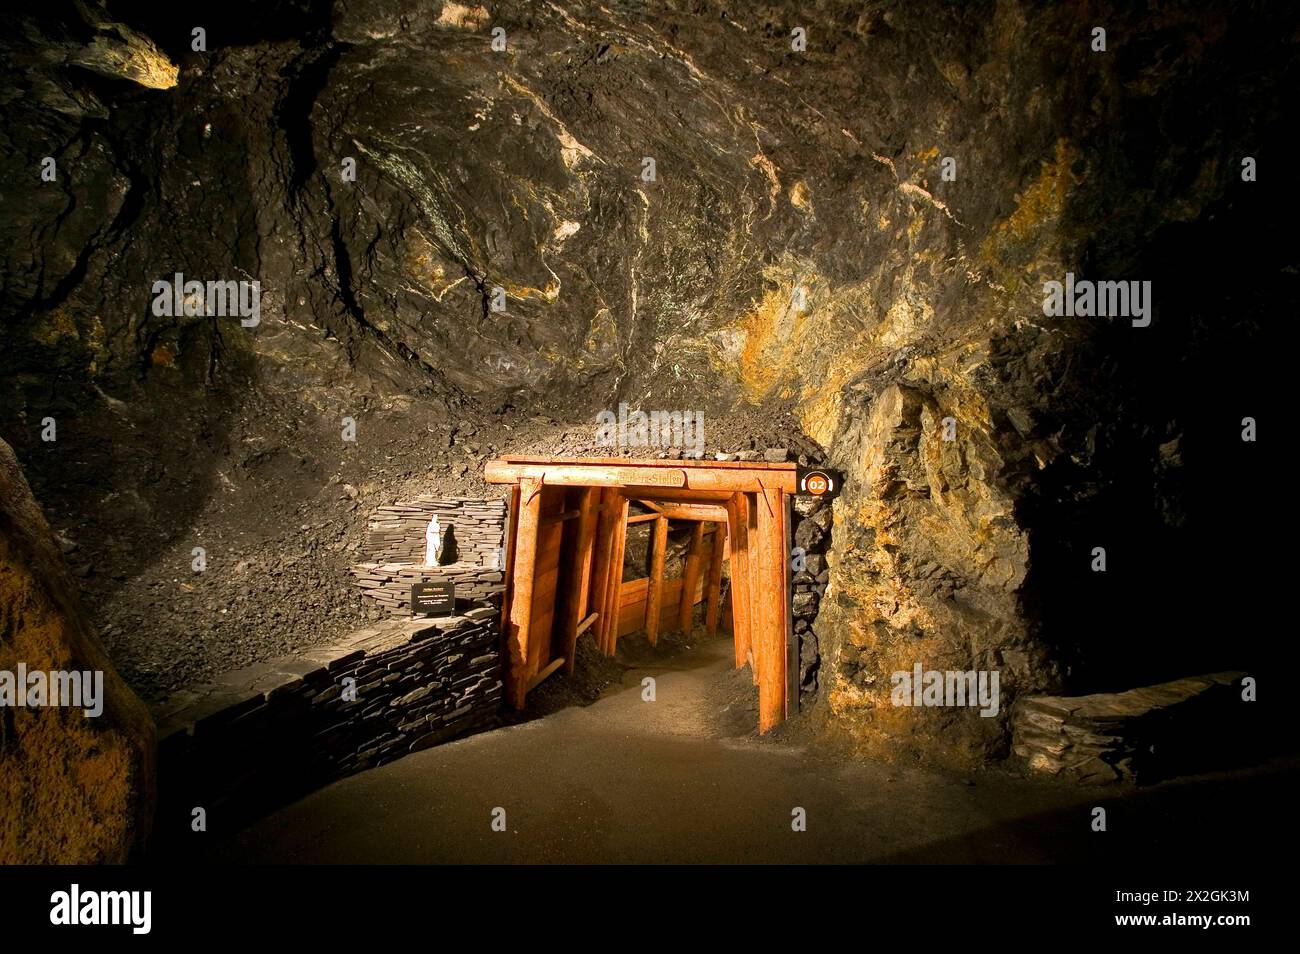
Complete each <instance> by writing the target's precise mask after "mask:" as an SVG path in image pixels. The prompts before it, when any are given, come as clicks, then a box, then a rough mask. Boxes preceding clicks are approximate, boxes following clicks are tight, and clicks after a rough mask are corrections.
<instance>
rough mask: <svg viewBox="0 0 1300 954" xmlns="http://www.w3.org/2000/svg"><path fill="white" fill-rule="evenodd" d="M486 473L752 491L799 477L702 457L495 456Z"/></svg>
mask: <svg viewBox="0 0 1300 954" xmlns="http://www.w3.org/2000/svg"><path fill="white" fill-rule="evenodd" d="M718 463H726V462H725V461H719V462H718ZM483 476H484V479H485V480H486V481H487V482H488V483H489V484H512V483H515V482H517V481H519V480H521V479H523V478H524V477H535V478H537V479H538V480H543V481H545V483H546V484H547V485H548V486H553V487H558V486H567V487H666V488H669V489H690V490H732V491H749V492H756V491H761V490H764V489H774V490H784V491H787V492H791V493H793V492H794V490H795V479H796V475H795V471H794V469H793V467H791V469H789V470H765V469H750V468H746V469H730V468H719V467H709V466H706V465H702V464H701V463H700V462H699V461H695V462H692V463H691V464H676V465H675V466H672V467H660V466H654V467H647V466H640V467H638V466H628V465H627V464H625V463H620V464H583V463H581V462H578V461H570V462H567V463H555V464H512V463H509V462H507V461H503V460H493V461H488V463H487V466H486V467H485V468H484V472H483Z"/></svg>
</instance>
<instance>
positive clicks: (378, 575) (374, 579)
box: [352, 494, 506, 616]
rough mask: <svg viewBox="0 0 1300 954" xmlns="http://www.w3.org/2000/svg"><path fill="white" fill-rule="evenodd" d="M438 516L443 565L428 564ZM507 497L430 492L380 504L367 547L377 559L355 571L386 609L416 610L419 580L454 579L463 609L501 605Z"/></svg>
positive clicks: (364, 590) (366, 590)
mask: <svg viewBox="0 0 1300 954" xmlns="http://www.w3.org/2000/svg"><path fill="white" fill-rule="evenodd" d="M435 516H436V517H437V518H438V526H439V528H440V529H441V531H442V533H443V550H442V553H441V555H440V557H439V564H440V565H438V566H425V565H424V558H425V537H424V534H425V530H426V528H427V527H428V526H429V521H430V520H431V519H433V518H434V517H435ZM505 527H506V502H505V501H504V500H478V499H474V498H469V497H433V496H429V495H427V494H425V495H421V496H419V497H416V498H415V500H413V501H410V502H406V503H397V504H393V505H392V506H390V507H380V508H379V509H378V510H376V511H375V513H374V516H372V517H371V518H370V527H369V530H368V532H367V534H366V548H367V550H368V552H369V553H370V555H371V560H370V561H368V562H366V563H358V564H357V565H356V566H354V567H353V568H352V575H353V577H354V578H355V580H356V583H357V585H358V586H359V587H361V591H362V593H363V594H364V595H365V596H367V597H369V598H370V599H373V600H374V601H375V602H376V603H378V604H379V606H380V607H381V608H382V609H384V610H385V611H386V612H388V613H390V614H392V615H396V616H406V615H409V614H410V605H411V587H412V586H413V585H414V584H416V583H452V584H454V585H455V587H456V605H457V607H459V608H461V609H466V608H469V607H474V606H489V605H492V606H496V605H499V603H500V601H499V600H498V599H497V597H498V596H499V595H500V594H501V593H502V592H503V591H504V589H505V583H504V579H505V575H504V572H503V570H502V566H501V563H502V561H503V559H504V555H503V554H504V546H505Z"/></svg>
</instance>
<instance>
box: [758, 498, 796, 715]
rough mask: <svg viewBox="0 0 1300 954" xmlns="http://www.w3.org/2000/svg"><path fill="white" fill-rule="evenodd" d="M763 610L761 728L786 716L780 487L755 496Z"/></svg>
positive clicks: (760, 629) (760, 617)
mask: <svg viewBox="0 0 1300 954" xmlns="http://www.w3.org/2000/svg"><path fill="white" fill-rule="evenodd" d="M756 496H757V500H756V501H755V503H756V506H755V510H756V511H757V514H756V515H757V518H758V521H757V529H758V551H759V559H758V564H759V573H758V576H759V580H760V583H759V586H758V587H757V588H756V595H757V597H758V601H759V605H760V607H761V608H760V610H759V613H758V616H757V626H756V629H755V633H754V649H755V654H754V655H755V658H756V660H757V661H758V667H757V668H758V731H759V732H760V733H762V732H767V731H768V730H769V729H771V728H772V727H773V726H775V725H777V724H778V723H780V722H781V721H782V720H783V719H785V695H786V692H785V667H786V640H785V620H786V608H785V561H786V560H787V558H788V556H787V554H786V553H785V500H784V499H783V495H782V493H781V491H779V490H765V491H763V492H762V493H761V494H758V495H756Z"/></svg>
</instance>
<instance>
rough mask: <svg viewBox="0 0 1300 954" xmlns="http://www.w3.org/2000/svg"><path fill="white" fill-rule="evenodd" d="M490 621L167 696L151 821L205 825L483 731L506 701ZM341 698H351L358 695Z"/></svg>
mask: <svg viewBox="0 0 1300 954" xmlns="http://www.w3.org/2000/svg"><path fill="white" fill-rule="evenodd" d="M500 668H501V666H500V653H499V633H498V624H497V613H496V611H495V610H492V609H476V610H471V611H470V612H469V613H467V614H466V615H464V616H453V617H445V618H436V619H416V620H401V621H398V620H388V621H384V622H383V623H379V624H376V625H374V626H372V627H369V628H367V629H363V630H360V631H358V632H355V633H352V634H350V635H349V636H348V637H347V638H345V639H343V640H341V641H339V642H338V643H336V644H333V645H331V646H328V647H323V648H319V649H315V650H312V651H310V652H308V653H307V654H305V655H303V656H301V657H286V658H284V659H278V660H273V661H271V662H268V663H259V664H257V665H254V666H249V667H247V668H245V669H241V670H238V671H237V672H232V673H229V674H227V675H226V676H224V677H222V678H220V679H219V680H217V681H216V682H214V683H213V684H211V685H209V686H205V687H200V688H198V689H195V690H192V691H187V692H181V693H177V694H175V695H174V696H173V697H172V698H171V699H169V700H168V702H167V703H166V704H165V705H164V706H162V707H160V708H159V709H158V710H157V711H156V712H155V717H156V718H157V720H158V723H159V739H160V742H159V760H160V785H159V798H160V803H161V804H160V808H159V820H160V827H167V828H168V829H169V830H170V832H171V835H172V837H175V836H176V833H177V832H178V831H184V830H188V829H189V827H190V822H189V816H190V815H191V814H192V812H193V809H194V808H196V807H201V808H203V809H204V810H205V812H206V815H207V818H208V821H209V825H210V826H231V827H233V826H237V825H238V824H241V823H243V822H246V821H247V820H248V819H249V818H251V817H253V816H255V815H256V814H257V813H258V812H259V811H261V810H265V809H266V808H267V807H269V806H271V805H275V804H281V803H283V802H284V801H287V800H289V799H292V798H296V797H300V796H301V795H302V794H305V793H306V792H308V791H311V790H312V789H314V788H317V787H319V786H320V785H323V784H325V783H327V782H329V781H331V780H333V779H336V778H340V777H342V776H344V775H348V774H350V773H352V772H356V771H358V770H361V769H364V768H368V767H370V766H374V765H381V764H383V763H384V762H389V761H392V760H393V759H396V758H399V757H401V756H403V755H406V754H407V753H409V752H414V751H417V750H419V749H423V748H427V747H429V746H431V745H436V744H438V743H439V742H443V741H446V740H448V739H451V738H454V737H456V736H459V735H463V734H465V733H467V732H470V731H473V730H474V729H476V728H480V727H483V726H485V725H487V724H488V723H489V722H490V721H491V720H492V718H493V716H494V715H495V714H496V712H497V710H498V708H499V705H500V701H501V695H502V682H501V671H500ZM348 690H355V692H354V694H352V693H349V692H348Z"/></svg>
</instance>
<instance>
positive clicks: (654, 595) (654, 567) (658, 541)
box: [645, 517, 668, 646]
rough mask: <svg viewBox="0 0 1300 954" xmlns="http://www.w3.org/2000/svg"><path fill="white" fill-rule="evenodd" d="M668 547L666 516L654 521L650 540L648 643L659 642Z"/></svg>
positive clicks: (647, 612)
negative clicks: (660, 613) (660, 604)
mask: <svg viewBox="0 0 1300 954" xmlns="http://www.w3.org/2000/svg"><path fill="white" fill-rule="evenodd" d="M667 549H668V518H667V517H660V518H659V519H658V520H656V521H655V532H654V537H653V538H652V539H651V541H650V587H649V589H648V590H647V591H646V599H645V634H646V637H647V638H648V639H649V640H650V645H652V646H653V645H656V644H658V642H659V603H660V601H661V600H662V599H663V588H664V556H665V551H667Z"/></svg>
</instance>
